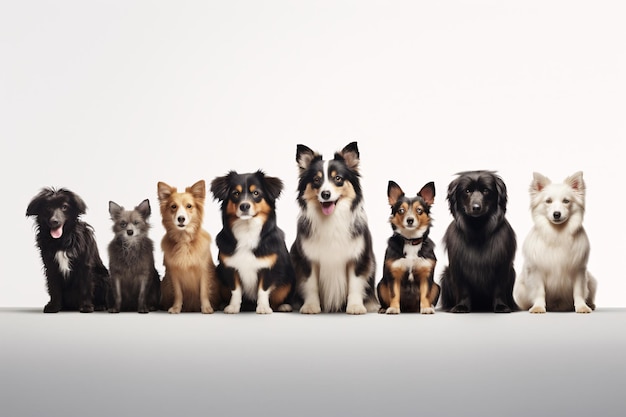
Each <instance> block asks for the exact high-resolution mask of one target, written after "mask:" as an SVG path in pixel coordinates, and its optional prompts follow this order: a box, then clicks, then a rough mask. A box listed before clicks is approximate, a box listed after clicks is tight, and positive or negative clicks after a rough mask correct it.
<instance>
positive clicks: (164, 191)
mask: <svg viewBox="0 0 626 417" xmlns="http://www.w3.org/2000/svg"><path fill="white" fill-rule="evenodd" d="M175 192H176V188H175V187H172V186H170V185H167V184H166V183H164V182H161V181H159V182H158V184H157V195H158V197H159V201H166V200H167V199H168V198H170V196H171V195H172V194H174V193H175Z"/></svg>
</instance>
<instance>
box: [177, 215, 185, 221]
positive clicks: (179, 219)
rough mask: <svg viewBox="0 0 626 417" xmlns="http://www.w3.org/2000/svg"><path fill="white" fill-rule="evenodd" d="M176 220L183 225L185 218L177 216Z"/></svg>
mask: <svg viewBox="0 0 626 417" xmlns="http://www.w3.org/2000/svg"><path fill="white" fill-rule="evenodd" d="M176 220H178V223H185V216H178V218H177V219H176Z"/></svg>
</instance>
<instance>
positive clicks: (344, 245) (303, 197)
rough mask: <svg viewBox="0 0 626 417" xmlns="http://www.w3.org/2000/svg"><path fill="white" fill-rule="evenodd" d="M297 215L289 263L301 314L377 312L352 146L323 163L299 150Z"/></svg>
mask: <svg viewBox="0 0 626 417" xmlns="http://www.w3.org/2000/svg"><path fill="white" fill-rule="evenodd" d="M296 161H297V163H298V167H299V168H300V179H299V182H298V204H299V206H300V215H299V217H298V228H297V234H296V239H295V241H294V243H293V245H292V247H291V259H292V261H293V264H294V269H295V271H296V280H297V283H298V290H299V291H300V295H301V296H302V298H303V299H304V303H303V305H302V307H301V308H300V312H301V313H303V314H318V313H320V312H322V311H324V312H337V311H345V312H346V313H348V314H365V313H367V312H368V311H370V312H371V311H378V309H379V307H380V305H379V304H378V300H377V299H376V286H375V268H376V262H375V259H374V252H373V249H372V236H371V233H370V230H369V227H368V224H367V216H366V214H365V209H364V206H363V193H362V189H361V184H360V181H359V176H360V174H359V169H358V167H359V163H360V159H359V149H358V147H357V144H356V142H352V143H349V144H348V145H346V146H345V147H344V148H343V149H342V150H341V152H336V153H335V155H334V158H333V159H330V160H324V159H323V158H322V155H320V154H319V153H317V152H314V151H313V150H312V149H311V148H309V147H307V146H304V145H298V146H297V149H296Z"/></svg>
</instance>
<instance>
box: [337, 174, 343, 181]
mask: <svg viewBox="0 0 626 417" xmlns="http://www.w3.org/2000/svg"><path fill="white" fill-rule="evenodd" d="M341 181H343V177H341V176H340V175H335V182H341Z"/></svg>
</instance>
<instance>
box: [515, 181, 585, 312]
mask: <svg viewBox="0 0 626 417" xmlns="http://www.w3.org/2000/svg"><path fill="white" fill-rule="evenodd" d="M530 201H531V202H530V209H531V214H532V218H533V222H534V226H533V228H532V229H531V230H530V232H529V234H528V236H527V237H526V240H525V241H524V246H523V249H522V253H523V255H524V267H523V269H522V271H521V273H520V276H519V277H518V278H517V280H516V282H515V286H514V288H513V297H514V298H515V302H516V303H517V304H518V306H519V307H520V308H522V309H528V310H529V311H530V312H531V313H545V312H546V310H549V311H572V309H574V310H575V311H576V312H577V313H591V311H592V310H594V309H595V304H594V299H595V294H596V287H597V282H596V279H595V278H594V277H593V276H592V275H591V274H590V273H589V272H588V271H587V260H588V258H589V239H588V238H587V234H586V233H585V229H584V228H583V225H582V222H583V216H584V213H585V182H584V181H583V174H582V172H577V173H575V174H573V175H571V176H569V177H567V178H566V179H565V181H563V183H562V184H552V182H551V181H550V179H549V178H547V177H545V176H543V175H541V174H539V173H536V172H535V173H533V181H532V183H531V185H530Z"/></svg>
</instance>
